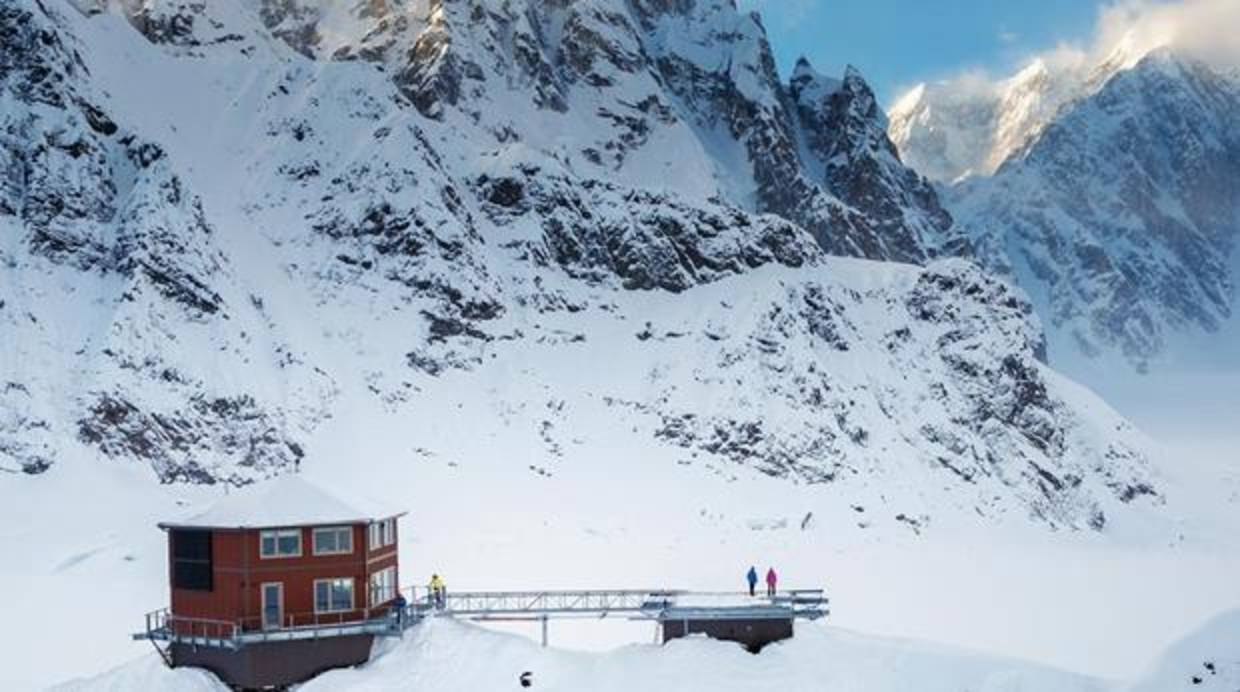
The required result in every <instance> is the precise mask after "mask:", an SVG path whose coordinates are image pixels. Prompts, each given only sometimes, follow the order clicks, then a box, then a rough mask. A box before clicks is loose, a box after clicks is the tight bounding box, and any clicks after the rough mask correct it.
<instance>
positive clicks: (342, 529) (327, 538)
mask: <svg viewBox="0 0 1240 692" xmlns="http://www.w3.org/2000/svg"><path fill="white" fill-rule="evenodd" d="M352 552H353V527H351V526H329V527H325V528H320V529H315V530H314V554H315V555H348V554H349V553H352Z"/></svg>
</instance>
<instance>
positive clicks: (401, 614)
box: [392, 591, 409, 629]
mask: <svg viewBox="0 0 1240 692" xmlns="http://www.w3.org/2000/svg"><path fill="white" fill-rule="evenodd" d="M407 605H409V602H408V601H406V600H405V595H404V594H403V593H401V592H399V591H397V592H396V600H395V601H393V602H392V612H394V613H396V627H397V628H398V629H401V628H403V627H404V624H405V606H407Z"/></svg>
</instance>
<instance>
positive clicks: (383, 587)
mask: <svg viewBox="0 0 1240 692" xmlns="http://www.w3.org/2000/svg"><path fill="white" fill-rule="evenodd" d="M393 598H396V568H395V567H386V568H384V569H381V570H379V571H378V572H375V573H374V574H372V575H370V605H371V606H372V607H373V606H377V605H379V604H381V603H387V602H388V601H390V600H392V599H393Z"/></svg>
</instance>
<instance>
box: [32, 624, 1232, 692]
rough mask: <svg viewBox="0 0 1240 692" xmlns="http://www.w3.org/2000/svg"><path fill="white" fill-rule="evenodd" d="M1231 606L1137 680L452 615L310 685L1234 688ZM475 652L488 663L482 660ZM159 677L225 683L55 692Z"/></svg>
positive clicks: (825, 639)
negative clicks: (580, 635) (598, 648)
mask: <svg viewBox="0 0 1240 692" xmlns="http://www.w3.org/2000/svg"><path fill="white" fill-rule="evenodd" d="M1235 625H1236V614H1235V613H1234V612H1233V613H1231V614H1229V615H1226V616H1221V617H1220V618H1218V619H1217V620H1216V621H1214V622H1212V623H1209V624H1207V625H1206V626H1204V627H1202V628H1201V630H1200V631H1198V632H1197V633H1195V634H1194V635H1193V636H1191V637H1188V638H1186V639H1185V640H1184V641H1182V642H1180V643H1178V644H1177V645H1176V646H1175V647H1173V648H1172V650H1171V651H1170V652H1168V653H1167V654H1166V656H1165V659H1164V660H1163V662H1162V663H1161V664H1160V665H1159V666H1158V667H1157V668H1156V669H1155V670H1154V671H1153V672H1151V673H1149V674H1148V675H1147V676H1146V677H1145V678H1144V679H1142V680H1141V681H1139V682H1137V683H1136V684H1131V683H1126V682H1113V681H1107V680H1102V679H1096V678H1090V677H1087V676H1084V675H1074V674H1071V673H1067V672H1061V671H1057V670H1054V669H1052V668H1046V667H1042V666H1038V665H1035V664H1031V663H1026V662H1021V661H1017V660H1011V659H1003V658H998V657H993V656H986V655H983V654H978V653H974V652H970V651H965V650H956V649H952V648H949V647H936V646H933V645H929V644H925V643H920V642H914V641H910V640H886V639H881V638H877V637H871V636H864V635H859V634H854V633H851V632H848V631H844V630H838V629H835V628H829V627H824V626H821V625H803V626H801V627H799V629H798V632H797V636H796V637H795V638H794V639H792V640H791V641H788V642H784V643H781V644H776V645H773V646H771V647H769V648H768V649H766V650H764V651H763V652H762V653H761V654H759V655H757V656H753V655H750V654H748V653H745V652H744V651H743V650H742V649H741V648H740V647H738V646H735V645H733V644H728V643H723V642H712V641H709V640H707V639H704V638H703V639H696V638H693V639H688V640H679V641H675V642H672V643H670V644H668V645H667V646H662V647H660V646H651V645H632V646H629V647H626V648H623V649H620V650H617V651H615V652H611V653H607V654H587V653H578V652H567V651H559V650H555V649H543V648H540V647H539V646H538V645H537V644H535V643H534V642H531V641H529V640H527V639H524V638H519V637H513V636H511V635H503V634H497V633H493V632H488V631H486V630H481V629H478V628H475V627H471V626H468V625H462V624H458V623H455V622H451V621H437V620H433V621H430V622H428V623H426V624H425V625H422V626H420V627H418V628H416V629H414V630H412V631H411V632H410V633H409V634H408V635H406V638H405V639H404V640H403V641H395V642H383V643H380V644H378V645H376V651H375V658H374V659H373V660H372V661H371V662H370V663H369V664H367V665H364V666H362V667H359V668H356V669H352V670H343V671H334V672H330V673H327V674H324V675H322V676H320V677H318V678H316V679H315V680H312V681H311V682H309V683H307V684H305V685H303V686H301V687H299V688H298V689H301V690H306V691H307V692H310V691H311V690H356V691H358V692H361V691H362V690H391V689H401V688H404V687H407V686H413V687H416V688H417V689H420V690H441V689H442V690H453V691H456V690H461V691H466V690H477V691H479V692H483V691H486V690H497V689H506V688H508V687H509V686H512V687H516V686H517V679H518V678H519V677H520V676H521V675H522V674H523V673H528V674H529V679H530V680H531V681H532V682H533V683H534V687H535V688H537V689H544V690H565V691H569V690H585V689H589V690H598V691H599V692H606V691H610V690H632V689H642V690H685V689H711V690H757V689H780V690H806V691H809V690H824V689H830V690H865V691H866V692H904V691H906V690H912V689H916V690H919V691H925V692H939V691H942V692H956V691H958V690H977V691H978V692H1017V691H1022V690H1028V691H1031V692H1032V691H1044V692H1050V691H1052V690H1053V691H1054V692H1104V691H1105V692H1155V691H1157V692H1173V691H1174V690H1228V691H1230V690H1232V689H1234V688H1235V686H1236V685H1237V684H1238V683H1240V657H1238V656H1237V654H1236V648H1235V645H1236V641H1235V636H1234V633H1235V631H1236V629H1235ZM480 661H485V664H483V665H479V662H480ZM137 687H143V688H148V689H149V688H158V689H164V690H169V691H170V692H181V691H183V690H184V691H186V692H188V691H195V692H197V691H199V690H215V689H219V690H223V689H224V687H223V686H220V685H218V684H215V685H213V684H211V682H210V680H209V679H208V676H207V675H204V674H202V673H198V672H195V671H189V670H176V671H170V670H167V669H166V668H163V667H162V664H160V663H159V661H158V659H157V658H156V657H155V656H154V655H150V656H147V657H145V658H143V659H142V660H140V661H135V662H133V663H130V664H127V665H125V666H122V667H120V668H117V669H116V670H113V671H110V672H108V673H105V674H102V675H100V676H97V677H94V678H90V679H84V680H79V681H75V682H71V683H67V684H65V685H63V686H60V687H57V688H55V689H57V690H60V691H62V692H105V691H111V690H120V689H134V688H137Z"/></svg>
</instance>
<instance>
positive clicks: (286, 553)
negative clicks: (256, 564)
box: [259, 529, 301, 558]
mask: <svg viewBox="0 0 1240 692" xmlns="http://www.w3.org/2000/svg"><path fill="white" fill-rule="evenodd" d="M259 557H262V558H276V557H301V529H280V530H278V531H263V532H262V533H261V534H259Z"/></svg>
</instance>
